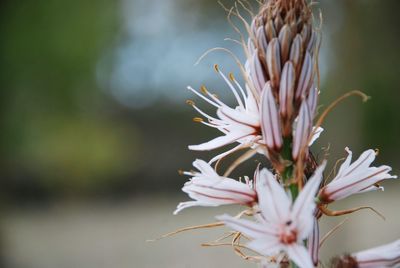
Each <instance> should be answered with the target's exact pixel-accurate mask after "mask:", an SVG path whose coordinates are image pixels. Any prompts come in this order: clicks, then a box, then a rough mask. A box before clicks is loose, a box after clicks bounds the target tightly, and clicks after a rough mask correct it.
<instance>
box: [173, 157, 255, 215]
mask: <svg viewBox="0 0 400 268" xmlns="http://www.w3.org/2000/svg"><path fill="white" fill-rule="evenodd" d="M193 166H194V167H196V168H197V169H198V170H199V171H200V172H184V174H186V175H191V176H193V177H192V178H191V180H190V181H188V182H186V183H185V185H184V186H183V188H182V191H184V192H185V193H187V194H188V195H189V197H190V198H192V199H194V200H195V201H187V202H182V203H180V204H179V205H178V206H177V208H176V210H175V211H174V214H177V213H178V212H180V211H181V210H183V209H185V208H188V207H193V206H211V207H215V206H219V205H226V204H241V205H251V204H253V203H254V202H255V201H256V199H257V194H256V192H255V191H254V190H253V188H252V185H251V183H250V182H249V181H248V180H247V182H246V183H242V182H239V181H236V180H234V179H230V178H226V177H221V176H219V175H218V174H217V173H216V172H215V170H214V169H213V168H212V167H211V166H210V165H209V164H208V163H207V162H205V161H203V160H199V159H197V160H195V161H194V162H193Z"/></svg>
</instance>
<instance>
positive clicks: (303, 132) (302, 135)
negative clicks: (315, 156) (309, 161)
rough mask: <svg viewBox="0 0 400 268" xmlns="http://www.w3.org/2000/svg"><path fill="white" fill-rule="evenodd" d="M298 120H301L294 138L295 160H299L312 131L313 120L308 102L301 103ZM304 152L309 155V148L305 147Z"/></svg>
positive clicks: (293, 150)
mask: <svg viewBox="0 0 400 268" xmlns="http://www.w3.org/2000/svg"><path fill="white" fill-rule="evenodd" d="M298 120H299V121H298V124H297V128H296V131H295V135H294V138H293V148H292V157H293V159H294V160H297V158H298V157H299V154H300V152H301V150H302V149H303V148H305V147H306V146H307V145H308V138H309V136H310V132H311V126H312V122H311V117H310V109H309V107H308V104H307V102H303V103H302V104H301V107H300V113H299V119H298ZM304 152H305V157H307V156H308V155H307V154H308V149H305V151H304Z"/></svg>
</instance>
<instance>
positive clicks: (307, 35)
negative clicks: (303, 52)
mask: <svg viewBox="0 0 400 268" xmlns="http://www.w3.org/2000/svg"><path fill="white" fill-rule="evenodd" d="M300 34H301V37H302V39H303V42H304V43H303V45H304V47H306V46H307V44H308V40H309V38H310V35H311V27H310V25H308V24H304V26H303V29H302V30H301V33H300Z"/></svg>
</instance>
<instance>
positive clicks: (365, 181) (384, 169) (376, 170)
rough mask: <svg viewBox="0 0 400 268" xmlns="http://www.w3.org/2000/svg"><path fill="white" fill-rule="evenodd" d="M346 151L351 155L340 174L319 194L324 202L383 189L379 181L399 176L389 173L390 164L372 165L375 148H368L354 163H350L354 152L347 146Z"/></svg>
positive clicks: (319, 197) (341, 168)
mask: <svg viewBox="0 0 400 268" xmlns="http://www.w3.org/2000/svg"><path fill="white" fill-rule="evenodd" d="M346 151H347V153H348V154H349V155H348V156H347V159H346V160H345V161H344V163H343V164H342V165H341V167H340V169H339V172H338V174H337V175H336V177H335V178H334V179H333V180H332V181H331V182H330V183H329V184H328V185H326V186H324V187H323V188H322V189H321V190H320V192H319V194H318V199H319V200H320V201H321V202H322V203H330V202H333V201H335V200H340V199H343V198H346V197H348V196H350V195H352V194H357V193H363V192H368V191H372V190H378V189H383V188H382V187H380V186H378V185H377V183H378V182H380V181H382V180H385V179H391V178H397V176H394V175H390V174H389V172H390V171H391V170H392V168H391V167H389V166H380V167H370V165H371V163H372V162H373V161H374V160H375V155H376V153H375V151H374V150H371V149H370V150H366V151H365V152H363V153H362V154H361V156H360V157H359V158H358V159H357V161H355V162H354V163H352V164H350V163H351V158H352V152H351V151H350V150H349V148H347V147H346Z"/></svg>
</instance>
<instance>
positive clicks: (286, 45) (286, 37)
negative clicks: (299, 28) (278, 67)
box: [279, 24, 292, 63]
mask: <svg viewBox="0 0 400 268" xmlns="http://www.w3.org/2000/svg"><path fill="white" fill-rule="evenodd" d="M279 43H280V44H281V60H282V63H284V62H285V61H287V60H288V58H289V51H290V45H291V44H292V31H291V30H290V27H289V25H287V24H285V25H284V26H283V28H282V30H281V31H280V32H279Z"/></svg>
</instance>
